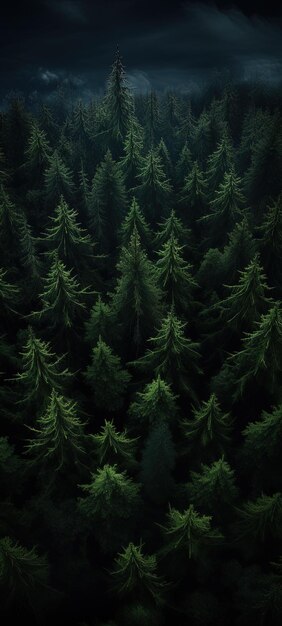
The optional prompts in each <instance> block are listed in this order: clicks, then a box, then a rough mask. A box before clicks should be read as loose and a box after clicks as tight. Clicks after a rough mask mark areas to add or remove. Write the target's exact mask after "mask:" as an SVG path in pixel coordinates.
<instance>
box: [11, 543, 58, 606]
mask: <svg viewBox="0 0 282 626" xmlns="http://www.w3.org/2000/svg"><path fill="white" fill-rule="evenodd" d="M48 569H49V568H48V564H47V560H46V557H42V556H39V555H38V553H37V550H36V548H35V547H33V548H31V549H28V548H25V547H24V546H22V545H20V544H19V543H18V542H16V541H15V540H13V539H11V538H10V537H2V538H1V539H0V582H1V585H2V586H3V588H4V589H5V592H6V597H5V601H4V602H5V604H6V602H8V606H9V615H10V617H12V616H14V617H16V615H17V614H18V611H19V610H21V612H23V615H25V612H24V611H23V607H25V608H27V607H28V608H30V609H32V612H31V615H32V614H33V610H35V607H36V599H38V594H40V593H42V592H44V588H46V586H47V583H48V578H49V571H48Z"/></svg>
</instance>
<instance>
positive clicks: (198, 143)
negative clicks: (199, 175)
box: [193, 111, 211, 169]
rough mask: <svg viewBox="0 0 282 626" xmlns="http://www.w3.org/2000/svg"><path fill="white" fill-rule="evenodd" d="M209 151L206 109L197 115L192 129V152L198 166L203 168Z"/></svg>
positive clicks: (209, 135)
mask: <svg viewBox="0 0 282 626" xmlns="http://www.w3.org/2000/svg"><path fill="white" fill-rule="evenodd" d="M210 151H211V127H210V118H209V115H208V114H207V113H206V111H203V112H202V113H201V115H200V116H199V118H198V120H197V122H196V124H195V126H194V129H193V152H194V154H195V158H196V160H197V162H198V163H199V165H200V167H201V168H203V169H204V167H205V165H206V160H207V156H208V155H209V153H210Z"/></svg>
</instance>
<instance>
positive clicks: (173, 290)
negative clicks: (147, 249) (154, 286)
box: [156, 235, 197, 315]
mask: <svg viewBox="0 0 282 626" xmlns="http://www.w3.org/2000/svg"><path fill="white" fill-rule="evenodd" d="M182 251H183V246H180V245H179V243H178V241H177V239H175V237H174V236H173V235H171V237H170V239H169V240H168V241H167V242H166V243H165V244H164V245H163V247H162V249H161V250H160V252H158V256H159V259H158V261H157V264H156V270H157V277H158V282H159V285H160V287H161V289H162V290H163V292H164V296H165V301H166V303H167V304H168V305H170V306H172V307H173V308H174V310H175V311H176V313H177V314H178V315H182V314H184V313H191V311H192V310H193V305H194V299H193V295H192V294H193V291H194V290H195V288H196V287H197V283H196V282H195V280H194V278H193V277H192V274H191V269H192V266H191V265H190V264H188V263H186V262H185V260H184V258H183V252H182Z"/></svg>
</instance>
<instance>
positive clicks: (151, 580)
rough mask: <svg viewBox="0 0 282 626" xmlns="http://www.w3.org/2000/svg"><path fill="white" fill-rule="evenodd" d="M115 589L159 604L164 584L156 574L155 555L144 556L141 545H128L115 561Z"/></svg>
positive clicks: (113, 573)
mask: <svg viewBox="0 0 282 626" xmlns="http://www.w3.org/2000/svg"><path fill="white" fill-rule="evenodd" d="M112 575H113V576H115V580H116V588H117V590H118V592H119V593H121V594H137V597H140V595H143V596H144V595H145V597H146V596H149V597H151V598H152V599H153V600H154V602H156V603H157V604H159V603H160V602H161V599H162V595H163V591H164V588H165V582H164V580H163V579H162V578H160V576H159V575H158V574H157V561H156V557H155V555H150V556H148V555H144V554H143V544H142V543H140V544H139V546H138V545H134V544H133V543H129V544H128V546H127V547H126V548H124V550H123V552H120V553H119V554H118V556H117V558H116V559H115V568H114V570H113V572H112Z"/></svg>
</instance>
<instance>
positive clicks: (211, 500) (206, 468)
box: [187, 457, 239, 523]
mask: <svg viewBox="0 0 282 626" xmlns="http://www.w3.org/2000/svg"><path fill="white" fill-rule="evenodd" d="M187 490H188V496H189V499H190V500H191V501H192V502H193V504H195V506H196V507H199V508H200V509H203V510H204V511H206V512H207V513H211V514H213V515H214V516H215V518H216V519H217V520H218V522H219V523H220V522H221V518H222V516H223V515H224V512H225V511H226V510H227V511H228V510H229V511H232V513H233V506H234V503H235V502H236V500H237V498H238V495H239V492H238V489H237V487H236V485H235V472H234V470H232V469H231V467H230V465H229V463H227V461H225V460H224V457H221V458H220V459H219V460H218V461H214V462H213V463H212V464H211V465H201V472H191V482H190V483H188V485H187Z"/></svg>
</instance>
